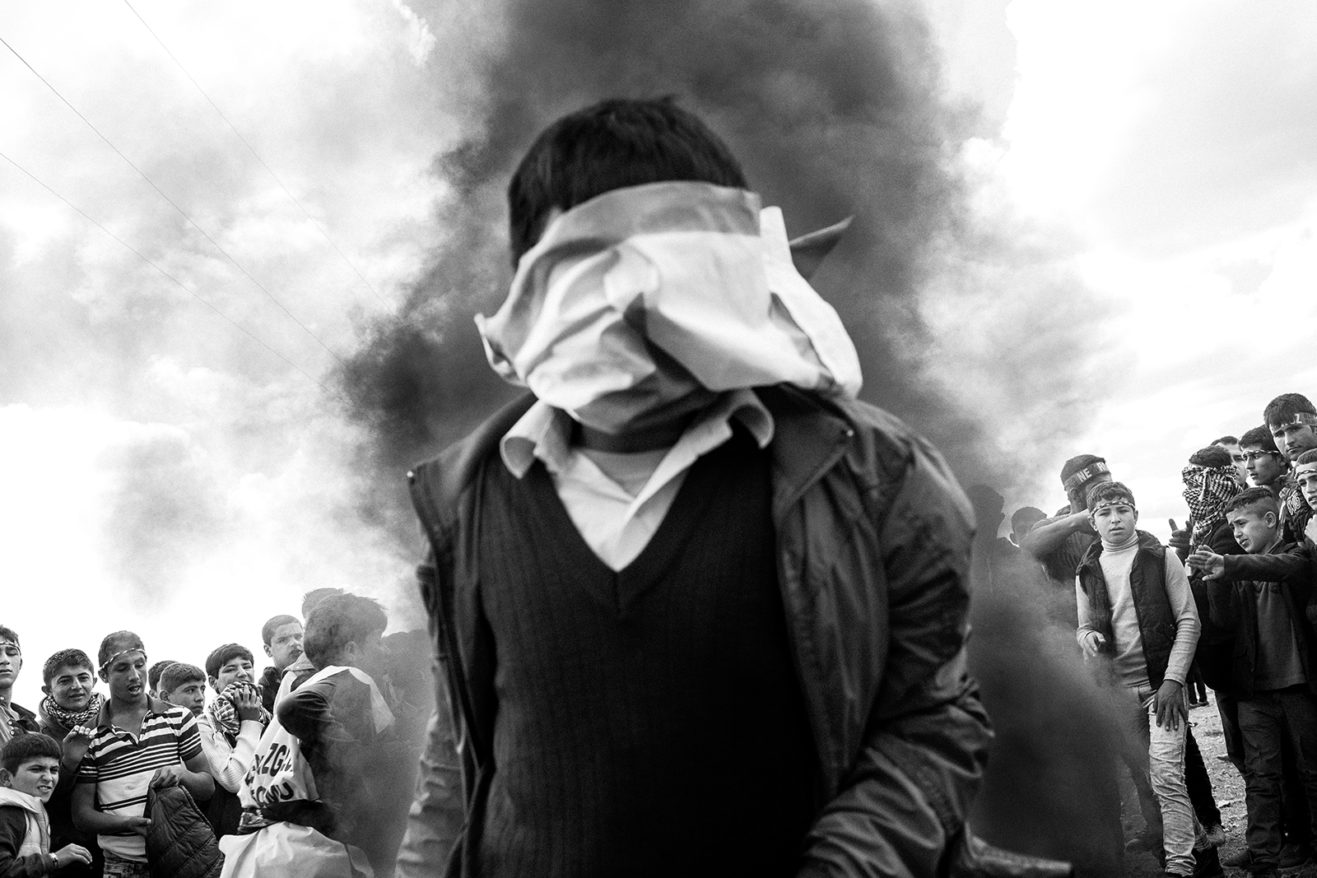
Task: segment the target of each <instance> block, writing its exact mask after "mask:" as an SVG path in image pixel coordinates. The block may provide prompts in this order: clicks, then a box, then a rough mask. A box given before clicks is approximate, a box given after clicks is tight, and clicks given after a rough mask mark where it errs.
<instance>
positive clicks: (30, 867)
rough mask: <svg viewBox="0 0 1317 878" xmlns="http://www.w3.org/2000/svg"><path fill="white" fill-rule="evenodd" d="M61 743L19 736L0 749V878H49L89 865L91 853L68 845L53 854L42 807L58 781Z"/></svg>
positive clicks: (35, 735)
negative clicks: (71, 867)
mask: <svg viewBox="0 0 1317 878" xmlns="http://www.w3.org/2000/svg"><path fill="white" fill-rule="evenodd" d="M59 762H60V748H59V743H58V742H57V741H56V740H55V739H54V738H52V737H50V736H49V735H43V734H41V733H40V732H30V733H28V734H24V735H19V736H17V737H15V738H13V739H12V740H10V741H9V742H8V743H6V744H5V746H4V749H3V750H0V876H4V878H28V876H36V875H49V874H50V873H52V872H55V871H58V870H62V869H63V868H64V867H65V866H69V865H72V864H74V863H77V864H81V865H88V864H90V863H91V853H90V852H89V851H88V850H87V849H86V848H84V847H82V846H81V845H77V844H67V845H62V846H60V847H59V848H58V849H57V850H56V851H55V852H54V853H51V835H50V821H49V820H48V819H47V817H46V808H45V803H46V802H48V801H50V797H51V795H52V794H53V793H54V792H55V785H56V784H57V783H58V782H59V772H60V768H59Z"/></svg>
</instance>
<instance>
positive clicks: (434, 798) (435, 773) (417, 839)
mask: <svg viewBox="0 0 1317 878" xmlns="http://www.w3.org/2000/svg"><path fill="white" fill-rule="evenodd" d="M439 568H440V565H438V564H436V562H435V555H434V551H433V549H431V550H430V551H429V552H428V553H427V555H426V559H425V561H424V562H423V563H422V564H421V565H420V566H419V567H418V568H417V571H416V576H417V579H418V581H419V585H420V589H421V595H422V598H423V599H424V601H425V605H426V610H427V611H428V613H429V617H430V625H431V639H432V640H434V641H435V642H436V643H437V644H438V650H437V651H438V659H439V664H440V666H439V667H438V668H437V669H436V671H435V679H436V684H437V687H438V689H439V690H440V691H439V692H438V693H437V694H438V698H437V699H436V702H435V713H434V715H433V716H432V717H431V718H430V726H429V732H428V734H427V736H426V744H425V752H424V753H423V754H422V755H421V766H420V772H419V774H418V775H417V778H416V791H415V793H416V797H415V799H414V800H413V802H412V805H411V809H410V810H409V811H408V813H407V830H406V833H405V834H404V836H403V840H402V847H401V849H400V850H399V852H398V863H397V875H398V878H422V876H426V878H428V876H434V875H440V874H442V872H443V869H444V865H445V864H446V863H447V862H448V859H449V855H450V854H451V853H452V851H453V847H454V845H455V844H456V842H457V839H458V837H459V836H460V835H461V831H462V827H463V825H464V823H465V821H466V800H465V797H464V795H463V786H462V763H461V758H460V757H459V755H458V752H457V738H458V733H457V730H456V726H455V719H454V712H453V710H452V707H451V705H452V703H453V702H452V699H451V693H449V692H447V689H448V680H449V678H448V673H449V670H450V667H449V663H448V657H447V650H446V646H445V643H444V641H443V639H442V638H441V637H439V636H438V631H437V626H438V624H439V614H440V613H441V612H442V608H441V607H440V606H439V600H438V595H437V577H438V575H439ZM445 695H449V696H450V697H445Z"/></svg>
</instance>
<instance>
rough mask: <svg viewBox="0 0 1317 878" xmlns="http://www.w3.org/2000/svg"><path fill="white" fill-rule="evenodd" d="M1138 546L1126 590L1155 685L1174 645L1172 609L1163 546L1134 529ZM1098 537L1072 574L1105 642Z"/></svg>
mask: <svg viewBox="0 0 1317 878" xmlns="http://www.w3.org/2000/svg"><path fill="white" fill-rule="evenodd" d="M1138 537H1139V548H1138V551H1137V552H1136V553H1135V555H1134V563H1133V565H1132V566H1131V567H1130V591H1131V592H1132V593H1133V595H1134V614H1135V616H1136V617H1137V618H1138V621H1139V636H1140V637H1141V638H1142V645H1143V660H1144V662H1145V664H1146V665H1147V669H1148V682H1149V683H1150V684H1151V685H1152V688H1154V689H1156V688H1157V687H1158V686H1160V685H1161V684H1162V680H1163V679H1165V677H1166V665H1167V662H1168V661H1169V659H1170V657H1171V647H1173V646H1174V645H1175V635H1176V631H1177V627H1176V617H1175V612H1174V611H1173V610H1172V609H1171V601H1170V598H1169V597H1167V595H1166V547H1165V546H1163V545H1162V544H1161V541H1160V540H1158V539H1157V538H1156V537H1154V536H1153V535H1152V534H1150V533H1146V532H1144V531H1139V532H1138ZM1101 557H1102V541H1101V540H1098V541H1096V542H1094V543H1093V545H1091V546H1089V547H1088V551H1086V552H1085V553H1084V558H1083V560H1082V561H1080V562H1079V568H1078V569H1077V570H1076V571H1075V575H1076V576H1078V578H1079V587H1080V588H1081V589H1083V591H1084V594H1085V595H1086V596H1087V597H1088V605H1089V613H1090V618H1091V619H1092V620H1093V625H1094V627H1095V628H1096V629H1097V630H1098V631H1099V632H1101V634H1102V636H1103V637H1105V638H1106V640H1107V643H1108V644H1114V643H1115V642H1116V638H1115V635H1114V634H1113V632H1112V626H1111V596H1110V595H1109V594H1108V592H1107V583H1106V579H1105V578H1104V577H1103V575H1102V563H1101Z"/></svg>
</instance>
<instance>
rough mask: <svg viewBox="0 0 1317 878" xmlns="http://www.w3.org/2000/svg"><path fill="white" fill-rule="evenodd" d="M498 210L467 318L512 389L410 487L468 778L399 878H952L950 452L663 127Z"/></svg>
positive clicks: (615, 140)
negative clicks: (492, 243)
mask: <svg viewBox="0 0 1317 878" xmlns="http://www.w3.org/2000/svg"><path fill="white" fill-rule="evenodd" d="M508 204H509V211H510V225H511V233H512V243H513V247H512V250H513V254H512V255H513V259H514V260H515V261H516V263H517V271H516V276H515V278H514V280H513V283H512V291H511V293H510V295H509V297H508V299H507V301H506V302H505V303H504V305H503V307H502V308H500V309H499V311H498V312H497V313H496V314H494V315H493V316H492V317H489V318H487V319H482V320H480V321H479V323H480V330H481V334H482V336H483V338H484V340H485V343H486V347H487V352H488V354H489V359H490V362H491V364H492V365H493V366H494V368H495V369H496V370H497V371H499V373H500V374H502V375H504V376H505V377H506V378H508V379H509V380H512V381H514V382H516V383H519V384H523V385H525V386H527V387H528V388H529V390H530V394H528V395H526V396H525V397H523V398H522V399H520V400H517V401H516V402H515V403H513V404H512V405H510V406H509V407H508V408H506V409H505V410H504V411H502V412H500V413H498V414H496V415H495V416H494V417H493V418H491V419H490V420H489V421H487V422H486V423H485V424H484V425H483V426H481V427H480V428H478V429H477V430H476V431H475V432H474V433H473V434H472V435H471V436H470V437H468V438H467V439H466V440H464V441H463V442H461V443H459V444H458V445H457V446H455V447H453V448H451V449H449V450H448V451H447V452H445V453H444V454H443V455H442V456H441V457H440V458H438V459H437V460H435V461H431V462H429V463H426V464H423V465H422V466H420V467H418V468H417V470H416V471H415V473H414V474H413V475H412V491H413V498H414V501H415V504H416V507H417V510H418V512H419V514H420V517H421V519H422V522H423V524H424V526H425V528H426V532H427V534H428V536H429V539H430V549H431V553H430V557H429V559H428V560H427V562H426V563H425V564H424V565H423V566H422V569H421V584H422V590H423V593H424V596H425V602H426V606H427V607H428V608H429V609H430V614H431V627H432V632H433V634H434V636H435V646H436V651H437V653H438V654H439V656H440V658H441V661H442V663H443V668H444V671H445V673H444V678H443V683H444V685H443V687H442V689H441V691H440V693H439V694H440V700H441V703H443V704H444V705H446V706H447V708H448V710H447V711H446V712H445V719H446V720H447V721H449V722H451V724H452V725H454V726H456V731H454V733H453V735H452V737H453V738H455V739H456V740H457V741H460V742H461V743H462V748H461V753H460V763H461V773H462V778H461V779H460V780H459V778H457V777H456V776H453V773H452V772H451V769H449V770H446V769H445V767H444V765H443V763H444V760H443V759H442V758H439V756H440V755H441V754H436V753H434V752H432V754H431V756H433V757H436V758H432V759H429V760H427V768H428V769H429V770H430V772H431V775H430V777H429V779H428V781H427V783H426V784H425V785H424V789H425V793H423V794H422V796H421V798H420V800H419V801H418V803H417V806H416V807H415V808H414V809H413V817H414V823H413V826H412V832H413V837H412V839H411V850H412V853H413V854H414V856H412V857H409V858H405V861H400V865H403V866H404V867H405V869H406V870H408V871H406V872H405V873H404V874H435V873H436V870H437V869H438V868H439V866H440V864H441V862H442V860H443V857H444V856H445V854H446V853H447V851H448V849H450V848H452V847H454V845H455V847H456V850H455V852H454V854H453V856H452V858H451V860H450V870H452V871H456V870H459V869H460V870H461V871H462V873H463V874H468V875H502V874H539V875H581V876H588V875H606V874H623V873H626V874H637V875H647V874H655V875H658V874H662V875H676V874H681V875H725V874H752V873H754V874H764V875H793V874H823V873H825V872H826V873H829V874H850V873H852V872H855V873H859V872H881V873H887V874H902V873H914V874H932V873H934V872H935V871H937V870H938V869H939V868H942V867H943V865H944V864H945V862H946V861H947V859H948V851H949V849H951V848H952V847H954V845H955V844H956V843H957V840H958V839H959V838H960V836H961V834H962V832H963V830H964V818H965V813H966V810H967V807H968V803H969V801H970V799H971V797H972V794H973V792H974V790H975V788H976V786H977V784H978V780H979V776H980V773H981V767H982V759H983V757H984V752H985V747H986V744H987V741H988V728H987V721H986V718H985V716H984V713H983V709H982V707H981V705H980V703H979V700H978V697H977V695H976V692H975V688H974V685H973V683H972V682H971V681H970V679H969V677H968V676H967V674H966V672H965V665H964V658H965V654H964V640H965V634H966V608H967V589H966V579H967V572H968V564H969V547H970V535H971V525H970V521H969V515H970V510H969V506H968V503H967V502H966V500H965V497H964V495H963V494H962V493H961V491H960V489H959V487H958V486H957V485H956V483H955V481H954V479H953V478H952V476H951V475H950V473H949V471H948V470H947V467H946V465H945V464H944V463H943V462H942V459H941V457H940V456H939V455H938V453H937V452H936V451H935V450H934V449H933V448H932V447H931V446H929V444H928V443H927V442H925V441H924V440H923V439H921V438H920V437H918V436H917V435H915V434H914V433H913V432H911V431H910V430H909V429H908V428H907V427H905V425H903V424H901V423H900V422H899V421H897V420H896V419H895V418H893V417H892V416H891V415H889V414H887V413H885V412H882V411H879V410H878V409H875V408H873V407H872V406H869V405H867V404H865V403H862V402H859V401H858V400H857V399H856V393H857V391H858V388H859V381H860V376H859V367H858V358H857V357H856V354H855V350H854V346H853V345H852V343H851V341H850V339H849V337H848V336H847V334H846V331H845V329H844V327H843V326H842V325H841V323H840V321H839V320H838V318H837V316H836V314H835V312H833V311H832V309H831V308H830V307H829V306H828V305H827V304H826V303H824V302H823V300H822V299H821V298H820V297H819V296H818V294H817V293H816V292H815V291H814V290H813V289H812V288H811V287H810V286H809V285H808V283H807V282H806V281H805V280H804V278H803V277H801V275H800V274H799V273H797V272H796V270H795V269H794V267H793V265H792V261H791V255H790V251H789V249H788V242H787V239H786V235H785V232H784V226H783V221H782V217H781V214H780V212H778V211H777V210H776V209H767V210H761V206H760V203H759V199H758V197H757V196H755V195H754V194H753V193H752V192H750V191H749V190H748V188H747V183H746V180H745V178H744V176H743V174H742V172H741V169H740V167H739V164H738V163H737V162H736V160H735V158H734V157H733V156H732V155H731V153H730V152H729V151H728V149H727V147H726V146H725V145H724V144H723V143H722V142H721V141H720V140H718V138H717V137H716V136H714V135H713V134H712V132H710V131H709V130H708V129H707V128H706V127H705V126H704V125H703V123H701V122H700V121H699V120H698V119H696V118H695V117H694V116H692V115H691V114H689V113H687V112H685V111H683V110H681V109H679V108H678V107H676V106H675V105H674V104H673V103H672V102H671V101H667V100H660V101H628V100H613V101H605V102H602V103H600V104H596V105H594V106H591V107H588V108H586V109H584V110H581V111H578V112H576V113H572V114H570V115H568V116H566V117H564V118H562V119H560V120H558V121H557V122H555V123H554V124H553V125H551V126H550V127H549V128H548V129H547V130H546V131H545V132H543V133H542V134H541V135H540V137H539V138H538V139H537V140H536V142H535V143H534V144H533V145H532V146H531V149H530V152H529V153H528V154H527V155H526V157H525V158H524V159H523V160H522V162H521V164H520V166H519V167H518V169H517V171H516V172H515V174H514V175H513V178H512V182H511V183H510V185H509V188H508ZM879 656H884V657H885V660H883V659H878V657H879ZM443 740H444V737H443V736H442V735H435V736H432V738H431V743H432V748H434V749H436V750H437V749H438V748H441V747H442V745H443ZM732 753H735V754H736V756H735V758H729V755H728V754H732ZM766 766H771V770H766V768H765V767H766ZM463 781H465V783H463ZM458 789H462V790H464V791H465V794H464V795H462V796H456V795H454V791H455V790H458ZM583 789H584V790H589V794H588V795H580V794H578V793H577V792H576V791H579V790H583ZM463 824H465V826H464V829H463V830H462V831H461V833H460V835H459V836H458V837H457V838H451V837H441V836H439V832H441V831H443V830H442V828H443V827H451V826H462V825H463ZM427 835H428V837H429V838H430V840H431V843H430V845H429V846H428V847H424V846H423V845H422V844H420V843H419V842H418V839H420V838H422V837H423V836H427Z"/></svg>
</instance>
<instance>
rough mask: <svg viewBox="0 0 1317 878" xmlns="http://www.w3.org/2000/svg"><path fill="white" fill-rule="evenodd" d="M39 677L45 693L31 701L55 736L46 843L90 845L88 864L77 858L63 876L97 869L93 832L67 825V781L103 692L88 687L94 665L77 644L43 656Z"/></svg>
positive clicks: (69, 802)
mask: <svg viewBox="0 0 1317 878" xmlns="http://www.w3.org/2000/svg"><path fill="white" fill-rule="evenodd" d="M41 676H42V679H43V680H44V681H45V683H44V685H43V686H42V687H41V691H43V692H45V693H46V697H45V698H43V699H42V700H41V703H40V704H39V705H37V714H38V715H39V716H40V717H41V731H42V732H44V733H45V734H47V735H50V736H51V737H52V738H54V739H55V740H56V741H59V742H60V750H61V751H62V755H61V756H60V772H59V785H58V786H57V787H56V788H55V793H54V795H53V796H51V798H50V801H49V802H47V803H46V812H47V813H48V814H49V815H50V843H51V845H52V846H53V847H56V848H59V847H63V846H64V845H66V844H79V845H82V846H83V847H84V848H86V849H87V850H89V851H91V854H92V862H91V864H90V865H82V864H77V865H76V866H70V867H69V868H67V869H66V870H65V871H64V874H65V875H67V876H70V878H72V876H75V875H87V876H97V878H99V876H100V874H101V865H102V862H101V861H102V857H101V849H100V846H99V845H97V844H96V834H95V833H92V832H83V831H82V830H80V829H78V828H77V827H76V826H74V825H73V785H74V782H75V781H76V779H77V776H78V765H79V763H81V762H82V757H83V755H84V754H85V753H86V752H87V745H88V744H89V743H91V736H92V734H93V732H94V730H95V727H96V717H97V716H99V715H100V712H101V706H102V705H103V704H104V698H103V697H102V696H101V694H100V693H99V692H97V691H95V689H94V688H93V687H94V686H95V684H96V671H95V668H94V667H93V666H92V663H91V659H90V658H89V657H88V656H87V654H86V653H85V652H83V651H82V650H80V649H61V650H60V651H59V652H57V653H55V654H54V655H52V656H51V657H50V658H48V659H46V663H45V665H43V666H42V669H41Z"/></svg>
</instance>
